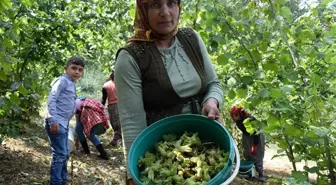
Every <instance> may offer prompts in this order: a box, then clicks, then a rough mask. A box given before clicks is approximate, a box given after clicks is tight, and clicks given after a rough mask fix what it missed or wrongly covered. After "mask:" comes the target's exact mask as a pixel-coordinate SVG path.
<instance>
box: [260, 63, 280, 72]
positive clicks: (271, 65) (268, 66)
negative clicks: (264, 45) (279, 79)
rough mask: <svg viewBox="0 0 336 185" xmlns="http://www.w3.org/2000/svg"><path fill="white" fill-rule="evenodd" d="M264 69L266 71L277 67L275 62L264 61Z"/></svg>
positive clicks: (275, 69)
mask: <svg viewBox="0 0 336 185" xmlns="http://www.w3.org/2000/svg"><path fill="white" fill-rule="evenodd" d="M263 68H264V70H266V71H278V70H279V67H278V65H277V64H276V63H266V64H264V65H263Z"/></svg>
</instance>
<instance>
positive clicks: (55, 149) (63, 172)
mask: <svg viewBox="0 0 336 185" xmlns="http://www.w3.org/2000/svg"><path fill="white" fill-rule="evenodd" d="M45 129H46V130H47V133H48V136H49V140H50V146H51V152H52V161H51V167H50V185H62V184H66V182H67V180H68V177H67V161H68V159H69V156H70V154H69V150H68V129H66V128H64V127H63V126H62V125H60V126H59V131H58V133H57V134H52V133H51V131H50V126H49V124H46V127H45Z"/></svg>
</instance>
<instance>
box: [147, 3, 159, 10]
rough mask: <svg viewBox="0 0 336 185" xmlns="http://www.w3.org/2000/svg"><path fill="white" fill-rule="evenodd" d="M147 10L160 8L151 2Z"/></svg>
mask: <svg viewBox="0 0 336 185" xmlns="http://www.w3.org/2000/svg"><path fill="white" fill-rule="evenodd" d="M149 8H152V9H157V8H160V4H159V3H156V2H152V3H150V4H149Z"/></svg>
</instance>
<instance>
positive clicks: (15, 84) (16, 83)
mask: <svg viewBox="0 0 336 185" xmlns="http://www.w3.org/2000/svg"><path fill="white" fill-rule="evenodd" d="M20 85H21V82H14V83H12V85H11V90H12V91H15V90H17V89H18V88H19V86H20Z"/></svg>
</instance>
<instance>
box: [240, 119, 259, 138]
mask: <svg viewBox="0 0 336 185" xmlns="http://www.w3.org/2000/svg"><path fill="white" fill-rule="evenodd" d="M243 123H244V126H245V128H246V131H247V132H248V133H249V134H251V135H252V134H253V133H254V132H256V131H257V128H255V127H256V125H255V124H252V121H251V119H250V118H248V119H245V120H244V122H243Z"/></svg>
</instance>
